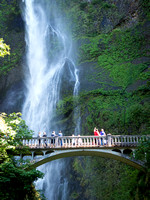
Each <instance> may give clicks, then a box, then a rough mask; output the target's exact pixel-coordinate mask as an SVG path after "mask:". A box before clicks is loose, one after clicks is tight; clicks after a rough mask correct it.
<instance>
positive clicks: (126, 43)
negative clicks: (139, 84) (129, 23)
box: [80, 29, 149, 89]
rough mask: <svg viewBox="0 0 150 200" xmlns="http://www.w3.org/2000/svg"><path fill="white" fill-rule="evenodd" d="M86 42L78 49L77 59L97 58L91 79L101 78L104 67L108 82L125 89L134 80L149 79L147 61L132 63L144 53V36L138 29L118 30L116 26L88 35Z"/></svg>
mask: <svg viewBox="0 0 150 200" xmlns="http://www.w3.org/2000/svg"><path fill="white" fill-rule="evenodd" d="M87 39H89V43H88V44H83V45H82V46H81V48H80V62H87V61H88V62H89V61H98V66H97V70H98V71H99V73H97V74H96V77H95V74H94V75H93V76H94V78H92V75H91V78H92V80H93V81H94V80H95V81H97V82H99V81H98V80H101V81H103V79H104V77H103V76H104V74H103V71H104V70H105V71H106V73H107V74H109V78H110V79H111V80H112V83H111V85H114V86H115V85H117V86H121V87H122V88H123V89H125V88H126V87H127V86H128V85H130V84H132V83H133V82H134V81H135V80H138V79H139V78H141V79H144V80H146V79H148V77H149V75H148V72H145V69H147V68H148V65H149V63H148V62H142V63H137V64H136V62H134V61H135V60H136V59H138V58H140V57H141V56H146V52H145V51H143V50H142V49H143V46H144V45H145V42H146V41H145V37H144V36H143V35H142V33H141V32H138V31H136V29H135V30H134V31H133V30H130V31H129V30H127V31H121V30H119V29H116V30H114V31H112V32H111V33H110V34H101V35H99V36H96V37H92V38H87Z"/></svg>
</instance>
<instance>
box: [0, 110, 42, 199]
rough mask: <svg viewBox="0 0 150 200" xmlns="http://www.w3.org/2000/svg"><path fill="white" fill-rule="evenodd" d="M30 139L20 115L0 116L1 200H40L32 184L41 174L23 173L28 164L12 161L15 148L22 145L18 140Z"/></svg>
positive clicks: (30, 133) (35, 172)
mask: <svg viewBox="0 0 150 200" xmlns="http://www.w3.org/2000/svg"><path fill="white" fill-rule="evenodd" d="M22 137H26V138H31V137H32V131H31V130H29V129H28V126H27V125H26V124H25V121H24V120H22V118H21V113H12V114H10V115H7V114H6V113H1V114H0V199H1V200H9V199H11V200H20V199H21V200H41V197H40V194H39V193H38V192H37V191H36V190H35V187H34V185H33V182H34V181H36V180H37V179H38V178H42V177H43V173H42V172H40V171H38V170H36V169H34V170H30V171H25V170H24V168H25V167H27V166H28V165H29V163H27V162H25V161H23V160H14V157H13V153H14V152H15V151H17V149H16V147H17V146H18V145H22V144H21V142H20V140H18V139H20V138H22Z"/></svg>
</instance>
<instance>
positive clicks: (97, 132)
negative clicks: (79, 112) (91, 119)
mask: <svg viewBox="0 0 150 200" xmlns="http://www.w3.org/2000/svg"><path fill="white" fill-rule="evenodd" d="M94 135H95V136H100V133H99V131H98V129H97V128H96V127H95V128H94ZM97 140H98V144H99V139H98V138H95V144H96V143H97Z"/></svg>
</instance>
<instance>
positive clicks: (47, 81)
mask: <svg viewBox="0 0 150 200" xmlns="http://www.w3.org/2000/svg"><path fill="white" fill-rule="evenodd" d="M22 10H23V17H24V21H25V28H26V34H25V40H26V46H27V48H26V69H25V75H26V80H25V83H26V87H27V92H26V98H25V102H24V105H23V110H22V113H23V119H24V120H25V121H26V123H27V125H28V126H29V128H30V129H32V130H33V131H34V135H35V136H37V133H38V132H39V131H42V132H43V131H46V132H47V135H49V136H50V133H51V131H53V130H55V128H56V129H57V127H56V125H55V122H54V120H53V118H54V116H55V111H56V105H57V102H58V101H59V99H60V97H61V96H60V90H61V79H62V76H63V74H64V73H65V70H64V66H65V63H66V62H67V61H69V63H70V64H68V65H69V67H68V70H69V73H70V76H69V77H70V78H71V79H72V80H74V88H73V95H77V94H78V89H79V79H78V70H77V69H76V67H75V64H74V62H73V60H72V58H71V48H72V45H71V38H70V36H69V34H68V33H65V30H64V27H65V26H64V24H63V23H62V22H61V16H60V15H59V12H58V11H57V7H56V4H55V0H50V1H46V0H42V1H41V0H22ZM70 65H71V66H70ZM68 81H69V80H68ZM65 163H66V162H65V161H64V160H63V159H61V160H58V161H53V162H51V163H47V164H45V165H44V166H41V167H40V168H39V170H41V171H43V172H44V173H45V177H44V179H42V180H39V181H38V182H37V184H36V185H37V188H38V189H42V190H44V193H45V195H46V197H47V199H48V200H55V199H56V200H58V199H62V200H66V199H67V195H68V193H67V191H68V182H67V179H66V178H65V176H64V174H65V173H66V172H65V171H66V170H65Z"/></svg>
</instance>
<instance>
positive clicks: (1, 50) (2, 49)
mask: <svg viewBox="0 0 150 200" xmlns="http://www.w3.org/2000/svg"><path fill="white" fill-rule="evenodd" d="M5 55H10V47H9V46H8V45H7V44H5V43H4V40H3V39H2V38H0V57H4V56H5Z"/></svg>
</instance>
